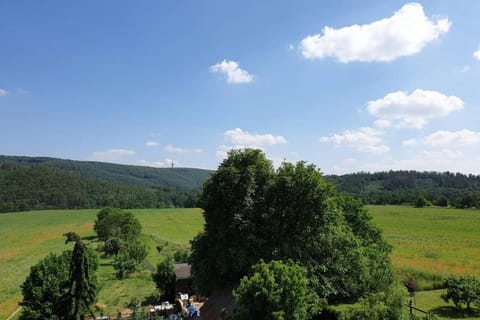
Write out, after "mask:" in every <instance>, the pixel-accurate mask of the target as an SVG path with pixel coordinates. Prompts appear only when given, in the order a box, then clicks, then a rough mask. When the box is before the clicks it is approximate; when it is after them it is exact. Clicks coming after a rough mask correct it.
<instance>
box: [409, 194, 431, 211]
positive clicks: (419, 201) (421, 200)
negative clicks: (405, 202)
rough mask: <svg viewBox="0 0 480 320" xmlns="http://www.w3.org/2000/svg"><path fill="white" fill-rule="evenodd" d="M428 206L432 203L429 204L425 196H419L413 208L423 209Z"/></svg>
mask: <svg viewBox="0 0 480 320" xmlns="http://www.w3.org/2000/svg"><path fill="white" fill-rule="evenodd" d="M428 205H430V203H429V202H428V200H427V198H425V196H423V195H420V196H418V197H417V198H416V199H415V201H414V203H413V206H414V207H415V208H423V207H425V206H428Z"/></svg>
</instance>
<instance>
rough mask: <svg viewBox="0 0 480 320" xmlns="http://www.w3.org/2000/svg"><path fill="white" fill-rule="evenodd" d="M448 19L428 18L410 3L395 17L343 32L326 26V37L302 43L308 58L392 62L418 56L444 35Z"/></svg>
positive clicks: (449, 23)
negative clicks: (424, 48)
mask: <svg viewBox="0 0 480 320" xmlns="http://www.w3.org/2000/svg"><path fill="white" fill-rule="evenodd" d="M450 26H451V22H450V21H449V20H448V18H443V19H429V18H428V17H427V16H425V13H424V12H423V7H422V5H421V4H419V3H408V4H406V5H404V6H403V7H402V8H401V9H400V10H398V11H397V12H395V13H394V15H393V16H391V17H389V18H385V19H381V20H377V21H374V22H372V23H369V24H364V25H357V24H355V25H352V26H348V27H344V28H340V29H334V28H331V27H327V26H326V27H324V29H323V35H322V34H315V35H311V36H308V37H306V38H305V39H303V40H302V42H301V43H300V49H301V50H302V54H303V56H304V57H305V58H308V59H322V58H325V57H329V56H330V57H335V58H336V59H337V60H338V61H340V62H343V63H348V62H351V61H385V62H386V61H392V60H394V59H396V58H399V57H402V56H409V55H413V54H415V53H418V52H420V51H421V50H422V48H423V47H424V46H425V45H426V44H427V43H429V42H431V41H432V40H435V39H437V38H438V37H439V36H440V35H441V34H442V33H446V32H448V30H449V29H450Z"/></svg>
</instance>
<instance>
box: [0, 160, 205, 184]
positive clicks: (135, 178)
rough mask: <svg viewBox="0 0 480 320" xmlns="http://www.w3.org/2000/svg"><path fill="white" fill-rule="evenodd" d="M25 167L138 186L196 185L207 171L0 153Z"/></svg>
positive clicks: (201, 181) (11, 162)
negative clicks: (42, 168) (45, 168)
mask: <svg viewBox="0 0 480 320" xmlns="http://www.w3.org/2000/svg"><path fill="white" fill-rule="evenodd" d="M2 163H4V164H12V165H20V166H25V167H48V168H55V169H58V170H62V171H65V172H70V173H76V174H78V175H80V176H82V177H84V178H88V179H96V180H102V181H105V182H111V183H115V184H122V185H128V186H138V187H159V186H166V187H175V188H181V189H197V188H200V187H201V186H202V184H203V181H205V180H206V179H208V178H209V177H210V174H211V172H210V171H208V170H203V169H193V168H152V167H143V166H130V165H121V164H114V163H104V162H93V161H75V160H64V159H56V158H48V157H20V156H2V155H0V164H2Z"/></svg>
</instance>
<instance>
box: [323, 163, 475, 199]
mask: <svg viewBox="0 0 480 320" xmlns="http://www.w3.org/2000/svg"><path fill="white" fill-rule="evenodd" d="M326 179H327V180H328V181H330V182H332V183H334V184H335V185H336V186H337V188H338V190H339V191H340V192H342V193H345V194H348V195H352V196H354V197H356V198H359V199H362V201H364V202H365V203H368V204H407V203H414V201H415V199H417V197H418V195H419V194H422V195H424V196H425V197H426V199H427V200H429V201H430V202H432V203H435V204H437V205H439V206H447V205H449V204H450V205H451V206H454V207H457V208H472V207H477V208H478V207H480V191H479V190H480V175H476V176H475V175H465V174H461V173H451V172H443V173H437V172H418V171H388V172H377V173H366V172H359V173H353V174H346V175H342V176H335V175H333V176H327V177H326ZM445 200H446V201H445Z"/></svg>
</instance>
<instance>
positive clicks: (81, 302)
mask: <svg viewBox="0 0 480 320" xmlns="http://www.w3.org/2000/svg"><path fill="white" fill-rule="evenodd" d="M66 236H67V242H70V241H73V242H75V245H74V248H73V251H71V250H67V251H64V252H63V253H62V254H60V255H56V254H49V255H48V256H47V257H45V258H44V259H42V260H40V262H38V263H37V264H36V265H34V266H32V267H31V268H30V274H29V275H28V276H27V278H26V279H25V281H24V282H23V284H22V285H21V288H22V294H23V301H22V302H21V303H20V305H21V306H22V307H23V312H22V315H21V319H24V320H27V319H28V320H36V319H38V320H40V319H42V320H43V319H49V320H57V319H81V317H82V316H83V315H84V314H85V312H87V311H88V308H89V306H90V305H91V304H92V303H93V301H94V300H95V296H96V285H95V271H96V269H97V266H98V264H97V256H96V254H95V253H94V252H93V251H92V250H88V249H87V248H86V247H85V245H84V244H83V243H82V242H81V240H80V238H79V237H78V235H76V234H75V233H67V234H66ZM82 291H83V292H87V294H83V293H82Z"/></svg>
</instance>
